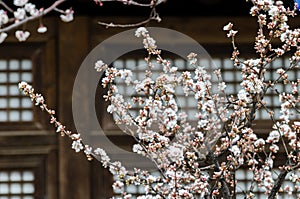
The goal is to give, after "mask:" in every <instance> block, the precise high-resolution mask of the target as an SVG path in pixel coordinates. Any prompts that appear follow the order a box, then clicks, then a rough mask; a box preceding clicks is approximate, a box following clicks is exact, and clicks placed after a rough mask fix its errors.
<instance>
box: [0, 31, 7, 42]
mask: <svg viewBox="0 0 300 199" xmlns="http://www.w3.org/2000/svg"><path fill="white" fill-rule="evenodd" d="M6 37H7V33H5V32H1V33H0V43H2V42H4V40H5V39H6Z"/></svg>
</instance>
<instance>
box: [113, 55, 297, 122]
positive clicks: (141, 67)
mask: <svg viewBox="0 0 300 199" xmlns="http://www.w3.org/2000/svg"><path fill="white" fill-rule="evenodd" d="M170 61H171V62H172V64H173V65H175V66H177V67H178V71H179V72H180V71H185V70H193V69H194V68H193V67H192V66H190V65H189V64H187V62H186V61H185V60H184V59H181V58H177V59H171V60H170ZM199 64H200V65H201V66H204V67H210V66H216V67H219V68H220V69H221V71H222V78H223V80H224V81H225V82H226V85H227V87H226V94H227V95H232V94H236V93H237V92H238V90H240V89H241V86H240V83H241V81H242V76H241V73H240V69H239V68H236V67H234V65H233V62H232V61H231V60H230V59H229V58H222V57H215V58H213V59H212V60H208V59H201V58H200V59H199ZM289 64H290V63H289V59H288V58H281V59H277V60H275V61H274V62H273V63H272V64H271V65H269V66H268V67H269V69H268V71H267V73H266V76H265V77H266V79H265V81H268V80H271V79H274V78H277V77H278V74H277V73H276V71H277V69H278V68H281V67H286V68H288V66H289ZM113 65H114V66H115V67H117V68H123V69H130V70H132V71H133V79H138V80H142V79H143V78H144V77H145V69H146V68H147V65H146V63H145V61H144V60H143V59H132V58H125V59H119V60H117V61H115V62H114V64H113ZM158 68H159V67H158ZM160 72H161V70H160V69H154V70H153V74H154V75H153V77H155V76H157V75H158V74H159V73H160ZM287 74H288V75H289V77H290V80H291V81H297V77H300V70H291V71H289V72H288V73H287ZM212 82H213V83H215V85H217V79H216V77H215V75H212ZM116 83H117V84H118V88H119V92H120V93H121V94H123V95H124V96H125V99H126V100H129V98H130V96H132V95H134V92H133V91H134V89H133V88H132V87H130V86H127V85H126V84H125V83H124V82H121V81H117V82H116ZM277 86H278V87H277V88H278V91H279V92H283V91H284V92H289V90H291V88H290V87H289V86H287V85H284V84H283V83H282V84H279V85H277ZM275 94H276V93H275V91H272V90H270V91H269V92H268V93H267V94H266V95H265V97H264V100H265V101H267V102H268V104H267V106H268V107H269V108H270V109H272V110H273V111H274V112H275V117H276V118H278V116H279V112H280V102H279V99H278V95H277V94H276V95H275ZM176 98H177V102H178V105H179V107H181V109H182V110H184V111H186V112H187V113H188V119H189V120H190V121H195V120H196V118H195V114H196V113H197V107H196V105H195V104H196V103H197V102H196V100H195V99H194V97H193V96H192V95H190V96H188V97H187V96H185V94H184V93H183V90H182V89H181V88H176ZM135 108H138V107H137V106H135ZM131 114H132V115H134V116H136V115H137V111H134V110H133V111H132V112H131ZM115 117H116V116H115ZM290 118H291V119H296V118H299V116H298V115H291V117H290ZM256 119H267V120H268V119H270V118H269V115H268V113H267V111H265V110H260V111H259V112H258V113H257V115H256Z"/></svg>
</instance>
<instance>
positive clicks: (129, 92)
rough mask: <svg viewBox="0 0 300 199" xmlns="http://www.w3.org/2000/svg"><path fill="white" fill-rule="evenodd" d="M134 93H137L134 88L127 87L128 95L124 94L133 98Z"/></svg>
mask: <svg viewBox="0 0 300 199" xmlns="http://www.w3.org/2000/svg"><path fill="white" fill-rule="evenodd" d="M134 93H135V89H134V88H132V87H131V86H126V93H124V94H126V95H127V96H130V97H131V96H132V95H133V94H134Z"/></svg>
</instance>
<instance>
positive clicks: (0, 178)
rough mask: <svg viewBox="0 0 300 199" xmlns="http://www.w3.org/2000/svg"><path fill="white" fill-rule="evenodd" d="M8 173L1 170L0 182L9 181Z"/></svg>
mask: <svg viewBox="0 0 300 199" xmlns="http://www.w3.org/2000/svg"><path fill="white" fill-rule="evenodd" d="M8 179H9V178H8V173H7V172H0V182H5V181H8Z"/></svg>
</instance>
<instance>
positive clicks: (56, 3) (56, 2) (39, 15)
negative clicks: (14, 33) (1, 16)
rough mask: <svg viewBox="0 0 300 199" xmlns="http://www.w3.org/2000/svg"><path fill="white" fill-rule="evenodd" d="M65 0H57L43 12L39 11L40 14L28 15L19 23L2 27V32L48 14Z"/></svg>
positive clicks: (0, 30)
mask: <svg viewBox="0 0 300 199" xmlns="http://www.w3.org/2000/svg"><path fill="white" fill-rule="evenodd" d="M65 1H66V0H57V1H55V2H54V3H53V4H52V5H51V6H50V7H48V8H47V9H45V10H44V11H43V12H41V13H39V14H38V15H36V16H30V17H27V18H25V19H24V20H22V21H19V22H18V23H14V24H11V25H9V26H7V27H5V28H1V29H0V32H8V31H10V30H12V29H15V28H17V27H19V26H21V25H23V24H25V23H27V22H29V21H32V20H35V19H37V18H40V17H42V16H44V15H46V14H48V13H49V12H51V11H52V10H54V9H55V8H56V7H57V6H58V5H60V4H62V3H63V2H65ZM1 2H2V1H1Z"/></svg>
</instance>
